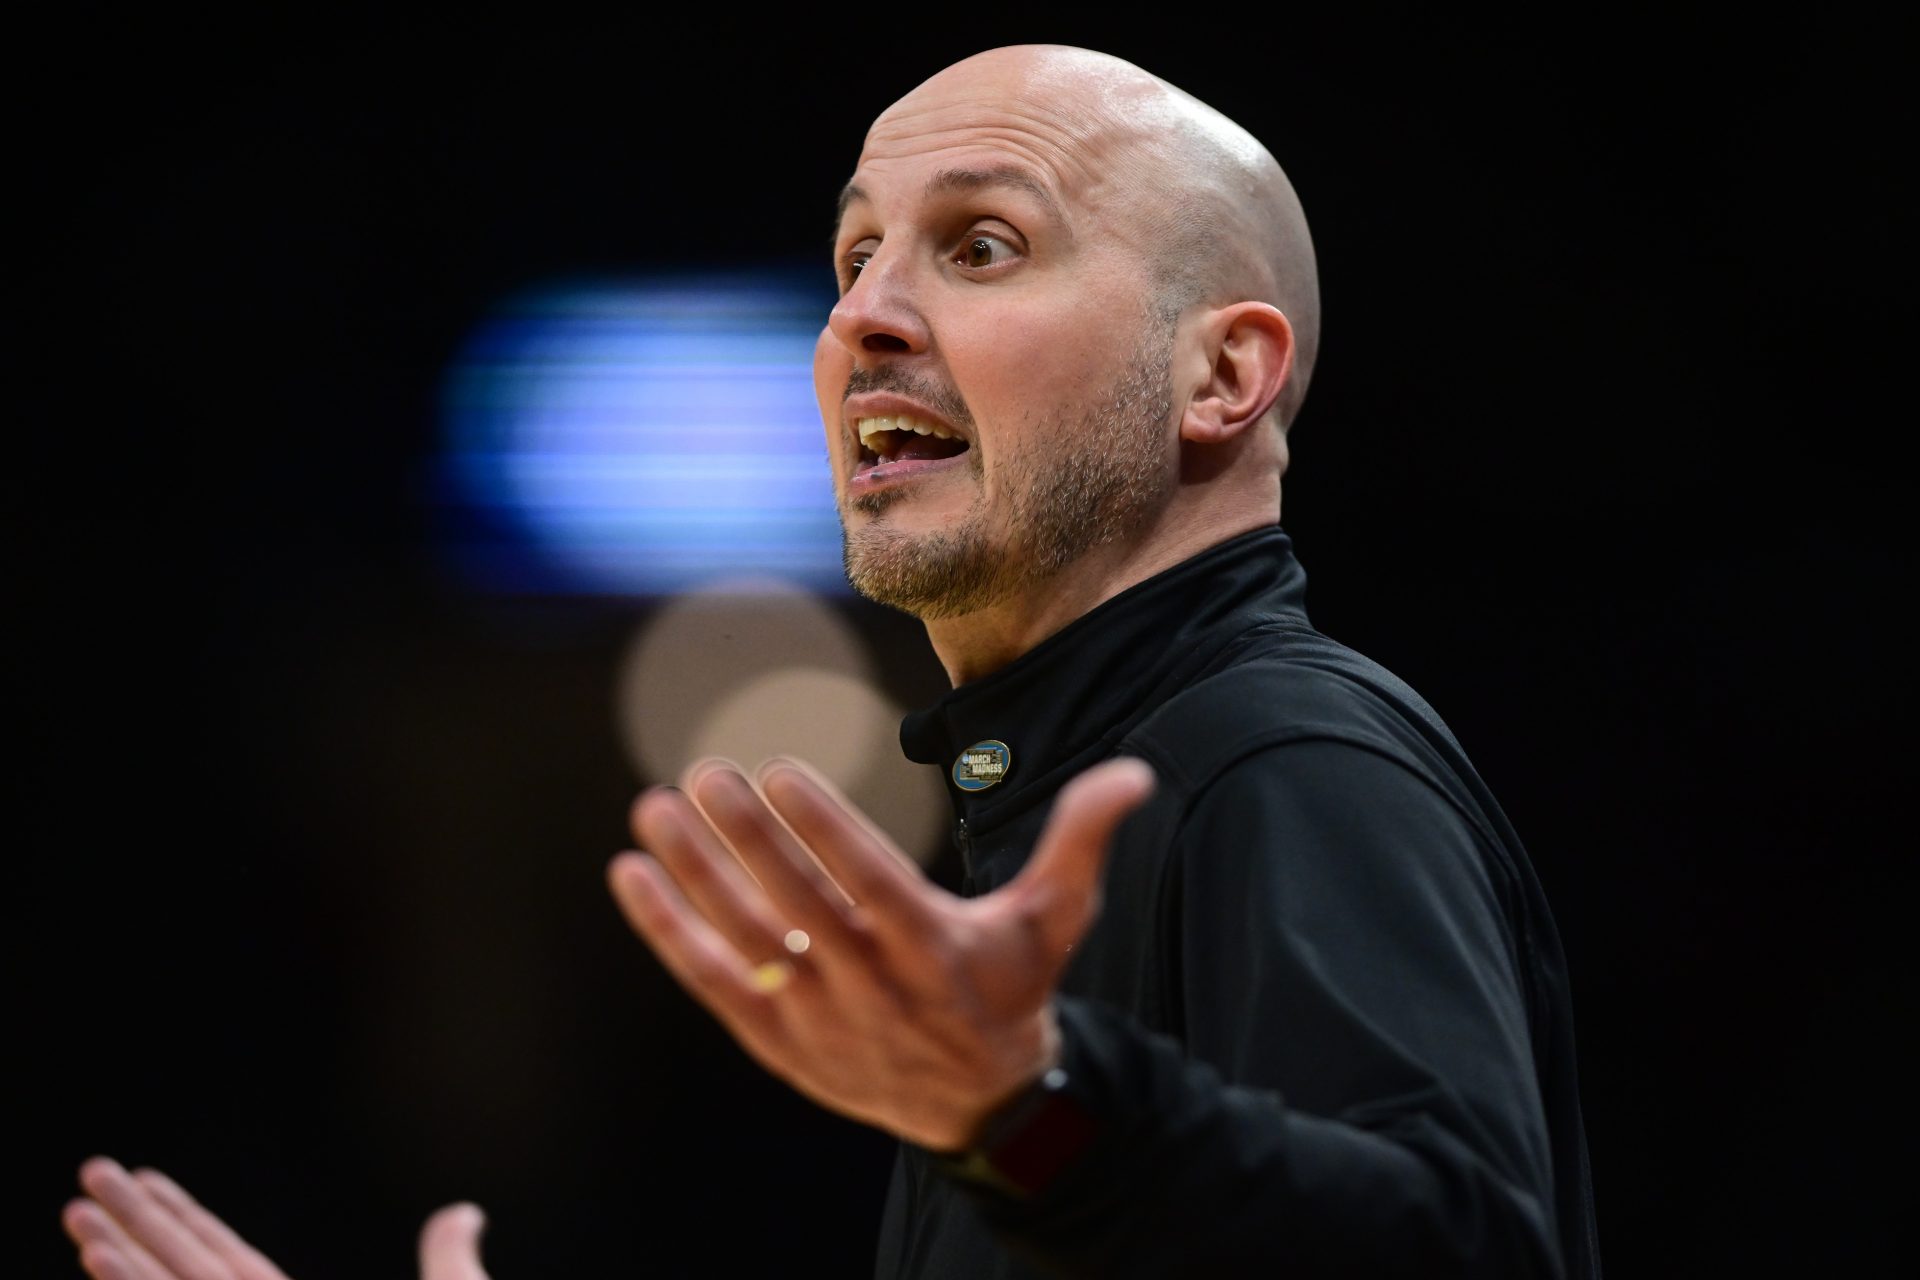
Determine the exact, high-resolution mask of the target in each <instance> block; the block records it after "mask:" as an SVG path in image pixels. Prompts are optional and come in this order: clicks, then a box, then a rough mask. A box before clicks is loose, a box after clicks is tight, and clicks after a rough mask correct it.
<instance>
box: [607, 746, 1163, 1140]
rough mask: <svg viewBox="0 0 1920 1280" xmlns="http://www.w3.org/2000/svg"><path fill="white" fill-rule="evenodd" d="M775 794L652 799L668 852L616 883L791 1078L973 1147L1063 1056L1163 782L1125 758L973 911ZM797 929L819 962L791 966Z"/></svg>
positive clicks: (856, 826)
mask: <svg viewBox="0 0 1920 1280" xmlns="http://www.w3.org/2000/svg"><path fill="white" fill-rule="evenodd" d="M760 783H761V789H760V790H759V791H756V790H755V789H754V787H753V786H752V785H751V784H750V783H748V781H747V780H746V778H745V777H743V776H742V775H741V774H740V773H739V772H738V771H737V770H736V769H734V768H733V767H732V766H730V765H726V764H722V763H707V764H703V765H699V766H696V767H695V768H694V769H693V770H691V771H690V772H689V775H688V777H687V780H686V786H685V789H684V791H673V790H670V789H656V790H654V791H650V792H648V793H647V794H645V795H643V796H642V797H641V798H640V800H639V801H638V802H637V803H636V805H635V807H634V822H633V826H634V833H635V835H636V836H637V837H638V839H639V840H640V842H641V843H642V844H643V845H645V846H646V847H647V849H648V850H649V851H650V852H651V854H652V855H653V856H652V857H651V858H649V857H647V856H645V855H642V854H637V853H629V854H623V855H621V857H619V858H616V859H615V860H614V863H613V865H612V867H611V868H610V870H609V877H610V880H611V884H612V888H613V892H614V895H615V897H616V898H617V899H618V900H619V902H620V905H621V907H622V909H623V910H624V911H625V913H626V915H627V918H628V920H629V921H630V922H631V923H632V924H633V926H634V928H635V929H636V930H637V931H638V932H639V933H640V934H641V936H642V937H644V938H645V939H646V941H647V942H648V943H649V945H651V946H652V947H653V949H654V951H655V952H656V953H657V954H658V955H659V956H660V958H661V960H662V962H663V963H665V964H666V966H667V968H668V969H669V970H670V971H672V973H673V974H674V976H675V977H676V978H677V979H679V981H680V982H681V984H682V985H683V986H685V987H686V988H687V989H688V991H690V992H691V993H692V994H693V995H694V996H695V997H696V998H698V999H699V1000H700V1001H701V1002H702V1003H704V1004H705V1005H706V1006H707V1008H708V1009H710V1010H711V1011H712V1012H713V1013H714V1015H715V1016H716V1017H718V1018H719V1019H720V1021H721V1022H722V1023H723V1024H724V1025H725V1026H726V1027H727V1028H728V1030H729V1031H731V1032H732V1034H733V1035H734V1037H735V1038H736V1039H737V1040H739V1041H740V1043H741V1044H742V1045H743V1046H744V1047H745V1048H746V1049H747V1051H748V1052H749V1053H751V1054H752V1055H753V1056H754V1057H755V1058H756V1059H758V1060H759V1062H760V1063H761V1064H762V1065H763V1066H765V1067H766V1068H767V1069H768V1070H769V1071H771V1072H773V1073H774V1074H775V1075H777V1076H779V1077H781V1078H782V1079H784V1080H786V1081H788V1082H789V1083H790V1084H792V1085H793V1086H794V1087H795V1088H797V1089H799V1090H800V1091H801V1092H803V1093H805V1094H806V1095H807V1096H809V1097H811V1098H813V1099H814V1100H815V1101H817V1102H819V1103H821V1104H822V1105H824V1106H827V1107H829V1108H831V1109H833V1110H835V1111H838V1112H841V1113H842V1114H844V1115H848V1116H851V1117H853V1118H855V1119H858V1120H861V1121H863V1122H865V1123H868V1124H872V1125H875V1126H877V1127H879V1128H882V1129H886V1130H888V1131H890V1132H892V1133H894V1134H897V1135H898V1136H900V1137H902V1138H905V1139H907V1140H909V1141H913V1142H917V1143H920V1144H921V1145H923V1146H928V1147H932V1148H935V1149H948V1150H950V1149H955V1148H959V1147H962V1146H964V1145H966V1143H967V1141H968V1140H969V1139H970V1138H971V1137H972V1135H973V1133H974V1132H975V1131H976V1130H977V1128H978V1126H979V1124H980V1122H981V1121H982V1120H983V1119H984V1118H985V1117H986V1116H987V1115H988V1114H990V1113H991V1112H992V1110H993V1109H994V1107H995V1106H997V1105H998V1104H999V1103H1000V1102H1001V1101H1002V1100H1004V1099H1005V1098H1007V1097H1008V1096H1010V1095H1011V1094H1013V1093H1015V1092H1017V1091H1018V1090H1019V1089H1020V1088H1021V1087H1022V1086H1023V1085H1025V1084H1026V1083H1027V1082H1029V1081H1031V1080H1032V1079H1034V1078H1036V1077H1037V1076H1039V1075H1040V1074H1042V1073H1043V1072H1044V1071H1045V1070H1046V1069H1047V1067H1048V1066H1050V1065H1051V1064H1052V1062H1053V1061H1054V1059H1055V1058H1056V1056H1057V1053H1058V1030H1057V1028H1056V1027H1055V1025H1054V1022H1053V1018H1052V1013H1051V1008H1050V1004H1049V1000H1050V997H1051V995H1052V993H1053V990H1054V987H1055V985H1056V984H1057V982H1058V980H1059V976H1060V972H1061V970H1062V969H1063V968H1064V966H1065V964H1066V960H1067V954H1068V951H1069V949H1070V948H1071V946H1072V945H1073V944H1074V943H1075V942H1076V941H1077V940H1078V939H1079V938H1080V937H1081V936H1082V935H1083V934H1084V933H1085V931H1086V929H1087V927H1088V926H1089V925H1090V924H1091V923H1092V920H1093V918H1094V915H1095V914H1096V912H1097V910H1098V902H1099V883H1100V871H1101V866H1102V864H1103V860H1104V857H1105V852H1106V847H1107V844H1108V842H1109V840H1110V838H1111V836H1112V833H1113V829H1114V828H1115V826H1117V825H1118V823H1119V821H1120V820H1121V819H1122V818H1123V817H1125V816H1126V814H1127V813H1128V812H1129V811H1130V810H1132V809H1133V808H1134V807H1135V806H1137V805H1138V804H1139V803H1140V802H1141V801H1143V800H1144V799H1145V798H1146V796H1147V794H1148V793H1149V792H1150V791H1151V789H1152V774H1151V772H1150V771H1149V770H1148V769H1147V768H1146V766H1145V765H1144V764H1142V763H1141V762H1139V761H1136V760H1116V761H1109V762H1107V763H1106V764H1103V765H1101V766H1098V767H1096V768H1095V769H1091V770H1089V771H1088V772H1087V773H1085V774H1083V775H1082V776H1081V777H1080V778H1078V779H1075V781H1074V782H1073V783H1072V784H1070V785H1069V786H1068V787H1067V788H1066V789H1065V790H1063V791H1062V793H1061V796H1060V799H1059V801H1058V803H1057V804H1056V806H1055V808H1054V812H1053V814H1052V816H1051V818H1050V820H1049V822H1048V825H1047V829H1046V831H1045V832H1044V833H1043V835H1042V836H1041V839H1040V842H1039V844H1038V845H1037V846H1036V848H1035V850H1034V854H1033V856H1032V858H1031V859H1030V860H1029V862H1028V864H1027V866H1026V867H1025V868H1024V869H1023V870H1022V872H1021V873H1020V875H1019V876H1018V877H1016V878H1015V879H1014V880H1013V881H1012V882H1011V883H1009V884H1007V885H1005V886H1004V887H1002V888H1001V889H999V890H997V891H995V892H994V893H992V894H990V895H988V896H986V897H984V898H979V899H974V900H963V899H959V898H955V897H953V896H952V895H950V894H947V893H945V892H943V891H942V890H940V889H939V888H937V887H936V886H934V885H932V884H930V883H928V882H927V881H926V880H925V879H924V878H923V877H922V876H921V875H920V874H919V872H918V871H917V869H915V868H914V867H913V866H912V864H911V863H910V862H909V861H908V860H907V859H906V858H905V856H904V855H902V854H901V853H900V851H899V850H898V849H897V848H895V847H894V846H893V845H892V843H891V842H890V841H888V840H887V839H886V837H885V836H883V835H881V834H880V833H879V832H878V831H877V830H876V829H875V828H874V827H873V826H872V824H871V823H869V822H868V821H867V820H866V819H865V818H864V817H863V816H862V815H861V814H860V813H859V812H858V811H857V810H856V809H854V808H853V807H852V806H851V805H850V804H848V803H847V802H846V801H845V800H844V799H842V798H841V797H840V796H839V795H838V794H837V793H835V792H834V791H833V790H832V789H831V788H830V787H829V786H827V785H826V784H825V783H824V782H822V781H821V780H819V779H818V778H816V777H814V776H812V775H811V774H810V773H808V772H807V771H805V770H804V769H802V768H801V767H799V766H796V765H793V764H791V763H788V762H775V763H773V764H771V765H769V766H768V767H767V768H765V769H763V770H762V771H761V776H760ZM795 929H798V930H800V931H801V932H802V933H804V934H805V935H806V939H807V947H806V950H805V952H804V954H803V955H801V956H799V957H797V958H794V959H792V960H786V959H782V957H784V956H786V955H787V953H788V951H789V950H790V948H789V947H788V946H787V944H786V942H785V939H787V938H788V937H789V936H790V934H791V931H792V930H795Z"/></svg>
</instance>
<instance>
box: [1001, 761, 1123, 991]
mask: <svg viewBox="0 0 1920 1280" xmlns="http://www.w3.org/2000/svg"><path fill="white" fill-rule="evenodd" d="M1154 785H1155V782H1154V776H1153V769H1152V767H1151V766H1149V765H1148V764H1147V762H1146V761H1144V760H1137V759H1133V758H1131V757H1123V758H1121V759H1118V760H1109V761H1106V762H1105V763H1103V764H1098V765H1095V766H1094V767H1093V768H1091V769H1089V770H1087V771H1086V772H1085V773H1083V774H1081V775H1080V776H1079V777H1077V778H1075V779H1074V780H1073V781H1072V782H1069V783H1068V784H1067V785H1066V786H1065V787H1062V788H1061V789H1060V797H1059V799H1057V800H1055V801H1054V804H1053V812H1052V813H1051V814H1049V815H1048V817H1047V825H1046V828H1045V829H1044V830H1043V831H1041V833H1040V840H1039V843H1038V844H1036V845H1035V846H1034V850H1033V856H1032V857H1031V858H1030V859H1028V861H1027V865H1026V866H1025V867H1022V868H1021V870H1020V874H1019V875H1017V876H1015V877H1014V878H1013V880H1012V881H1011V882H1010V883H1009V884H1008V885H1007V887H1006V888H1005V889H1004V890H1002V892H1003V893H1004V894H1006V895H1007V898H1008V900H1009V901H1011V902H1013V903H1015V904H1017V905H1018V906H1020V907H1021V908H1022V909H1024V910H1026V911H1029V912H1031V913H1032V914H1033V917H1034V920H1035V923H1036V924H1037V926H1038V927H1039V929H1040V935H1041V938H1040V940H1041V943H1042V945H1043V946H1044V947H1045V948H1046V953H1047V954H1049V955H1057V956H1064V955H1065V954H1066V950H1067V948H1068V947H1070V946H1072V945H1073V944H1074V943H1076V942H1078V941H1079V940H1080V937H1081V935H1082V934H1084V933H1085V932H1086V931H1087V927H1088V926H1089V925H1090V924H1092V923H1093V918H1094V916H1095V915H1096V914H1097V913H1098V912H1099V909H1100V874H1101V870H1102V868H1103V867H1104V866H1105V864H1106V857H1107V849H1108V847H1109V846H1110V845H1111V844H1112V843H1113V833H1114V829H1115V828H1117V827H1118V826H1119V825H1120V822H1121V820H1122V819H1124V818H1125V817H1126V816H1127V815H1128V814H1129V813H1132V812H1133V811H1134V810H1135V809H1137V808H1139V807H1140V805H1141V804H1143V803H1144V802H1145V801H1146V799H1147V797H1148V796H1150V795H1152V794H1153V789H1154Z"/></svg>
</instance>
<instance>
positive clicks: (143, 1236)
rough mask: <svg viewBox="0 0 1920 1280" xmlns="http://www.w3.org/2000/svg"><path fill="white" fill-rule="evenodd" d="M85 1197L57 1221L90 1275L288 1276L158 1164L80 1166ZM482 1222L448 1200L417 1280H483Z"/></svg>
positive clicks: (216, 1279)
mask: <svg viewBox="0 0 1920 1280" xmlns="http://www.w3.org/2000/svg"><path fill="white" fill-rule="evenodd" d="M80 1185H81V1187H82V1188H84V1189H85V1190H86V1192H87V1194H86V1195H85V1196H83V1197H81V1198H79V1199H76V1200H73V1201H70V1202H69V1203H68V1204H67V1208H66V1212H64V1213H63V1214H61V1216H60V1220H61V1222H62V1223H63V1224H64V1225H65V1226H66V1229H67V1234H68V1235H69V1236H71V1237H73V1242H74V1244H76V1245H78V1246H79V1248H80V1265H81V1266H82V1267H83V1268H85V1270H86V1272H87V1274H88V1275H90V1276H92V1277H93V1278H94V1280H287V1276H286V1273H285V1272H283V1271H282V1270H280V1268H278V1267H276V1266H274V1265H273V1263H272V1262H271V1261H270V1260H269V1259H268V1258H267V1257H266V1255H264V1254H262V1253H261V1252H260V1251H259V1250H258V1249H255V1248H254V1247H253V1246H252V1245H250V1244H248V1243H247V1242H246V1241H245V1240H242V1239H241V1238H240V1237H239V1236H238V1235H237V1234H236V1233H235V1232H234V1230H233V1228H232V1227H229V1226H228V1225H227V1224H226V1223H224V1222H222V1221H220V1219H218V1218H216V1217H214V1216H213V1215H212V1214H211V1213H208V1212H207V1211H206V1210H205V1209H203V1208H201V1207H200V1205H199V1204H198V1203H197V1202H196V1201H195V1200H194V1198H193V1197H192V1196H190V1195H188V1194H187V1193H186V1192H185V1191H183V1190H181V1188H180V1186H179V1185H178V1184H177V1183H175V1182H174V1181H173V1179H171V1178H169V1177H167V1175H166V1174H164V1173H161V1172H160V1171H159V1170H157V1169H141V1170H139V1171H137V1172H134V1173H128V1172H127V1171H126V1170H125V1169H123V1168H121V1167H120V1166H119V1165H118V1164H116V1163H114V1162H113V1161H112V1160H109V1159H107V1158H106V1157H104V1156H99V1157H96V1158H94V1159H92V1160H89V1161H87V1162H86V1163H85V1164H83V1165H81V1166H80ZM485 1225H486V1219H485V1218H484V1217H483V1216H482V1215H481V1213H480V1210H479V1209H477V1208H476V1207H474V1206H473V1205H470V1204H453V1205H448V1206H447V1207H446V1208H444V1209H442V1210H440V1211H439V1212H438V1213H436V1214H434V1215H433V1216H432V1217H431V1218H428V1219H427V1225H426V1226H425V1227H423V1228H422V1229H421V1231H420V1277H421V1280H487V1273H486V1271H485V1270H484V1269H482V1267H481V1265H480V1231H481V1229H482V1228H483V1227H484V1226H485Z"/></svg>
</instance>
